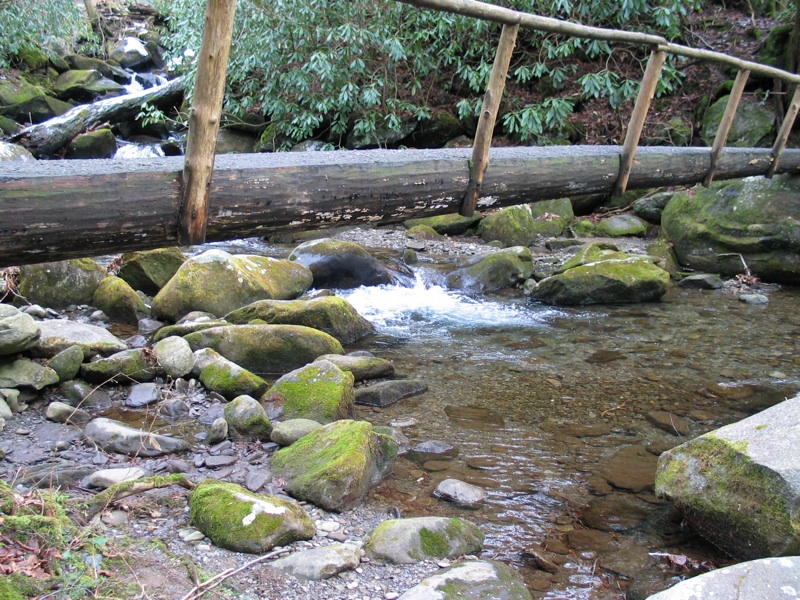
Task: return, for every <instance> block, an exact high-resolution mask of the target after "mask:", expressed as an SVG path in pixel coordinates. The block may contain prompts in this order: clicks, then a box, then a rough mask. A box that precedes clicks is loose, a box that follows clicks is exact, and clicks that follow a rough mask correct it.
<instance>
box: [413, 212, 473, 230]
mask: <svg viewBox="0 0 800 600" xmlns="http://www.w3.org/2000/svg"><path fill="white" fill-rule="evenodd" d="M481 219H483V215H482V214H481V213H475V214H474V215H472V216H471V217H462V216H461V215H460V214H458V213H450V214H447V215H437V216H435V217H423V218H421V219H409V220H408V221H403V225H404V226H405V228H406V229H413V228H414V227H417V226H419V225H425V226H428V227H430V228H431V229H433V230H434V231H435V232H436V233H439V234H441V235H462V234H464V233H467V231H469V230H470V229H472V228H473V227H475V226H476V225H477V224H478V223H479V222H480V220H481Z"/></svg>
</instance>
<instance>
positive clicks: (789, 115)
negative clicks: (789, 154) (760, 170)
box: [764, 85, 800, 179]
mask: <svg viewBox="0 0 800 600" xmlns="http://www.w3.org/2000/svg"><path fill="white" fill-rule="evenodd" d="M798 110H800V85H797V86H795V88H794V96H792V103H791V104H790V105H789V110H787V111H786V115H785V116H784V117H783V123H781V129H780V131H779V132H778V137H777V138H776V139H775V145H774V146H772V156H771V159H772V160H771V162H770V165H769V169H767V173H766V174H765V175H764V176H765V177H766V178H767V179H772V176H773V175H775V169H777V168H778V163H779V162H780V160H781V154H783V150H784V148H786V141H787V140H788V139H789V134H790V133H791V132H792V126H793V125H794V120H795V119H796V118H797V111H798Z"/></svg>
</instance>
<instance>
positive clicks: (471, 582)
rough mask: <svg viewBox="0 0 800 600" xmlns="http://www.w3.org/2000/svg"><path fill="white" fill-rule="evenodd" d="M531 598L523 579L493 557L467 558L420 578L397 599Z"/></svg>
mask: <svg viewBox="0 0 800 600" xmlns="http://www.w3.org/2000/svg"><path fill="white" fill-rule="evenodd" d="M426 598H437V599H438V600H458V599H463V600H482V599H484V598H496V599H498V600H500V599H502V600H530V599H531V598H532V596H531V593H530V592H529V591H528V589H527V587H526V585H525V580H524V579H523V578H522V576H521V575H520V574H519V573H518V572H517V571H515V570H514V569H513V568H512V567H510V566H508V565H507V564H505V563H502V562H499V561H495V560H467V561H464V562H460V563H457V564H455V565H453V566H452V567H449V568H447V569H445V570H443V571H439V572H438V573H436V574H434V575H432V576H430V577H428V578H426V579H423V580H422V581H421V582H420V583H419V584H418V585H416V586H414V587H413V588H411V589H410V590H408V591H407V592H406V593H404V594H403V595H402V596H400V597H399V598H398V600H421V599H426Z"/></svg>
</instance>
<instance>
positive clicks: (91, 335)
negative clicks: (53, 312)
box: [36, 319, 128, 357]
mask: <svg viewBox="0 0 800 600" xmlns="http://www.w3.org/2000/svg"><path fill="white" fill-rule="evenodd" d="M39 332H40V336H39V345H38V346H37V347H36V352H37V354H39V355H41V356H46V357H53V356H55V355H56V354H58V353H59V352H61V351H63V350H66V349H67V348H70V347H72V346H80V348H81V350H83V354H84V356H86V357H90V356H95V355H97V354H101V355H107V354H114V353H115V352H120V351H122V350H127V349H128V346H126V345H125V342H123V341H122V340H121V339H119V338H118V337H116V336H115V335H114V334H112V333H110V332H109V331H108V330H106V329H103V328H102V327H97V326H96V325H89V324H88V323H78V322H77V321H68V320H66V319H48V320H46V321H39Z"/></svg>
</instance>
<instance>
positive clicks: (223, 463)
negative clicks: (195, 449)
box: [205, 455, 239, 469]
mask: <svg viewBox="0 0 800 600" xmlns="http://www.w3.org/2000/svg"><path fill="white" fill-rule="evenodd" d="M237 460H239V457H237V456H227V455H222V456H207V457H206V460H205V464H206V467H208V468H209V469H219V468H220V467H229V466H230V465H232V464H234V463H235V462H236V461H237Z"/></svg>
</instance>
